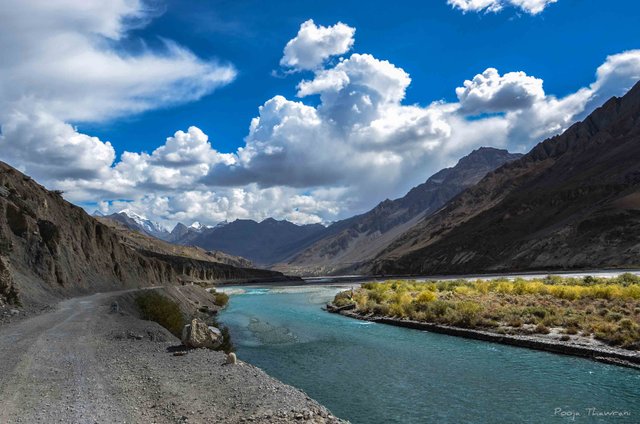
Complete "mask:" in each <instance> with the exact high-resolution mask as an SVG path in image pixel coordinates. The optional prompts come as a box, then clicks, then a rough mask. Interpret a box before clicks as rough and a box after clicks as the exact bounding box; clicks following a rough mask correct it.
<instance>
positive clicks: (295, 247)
mask: <svg viewBox="0 0 640 424" xmlns="http://www.w3.org/2000/svg"><path fill="white" fill-rule="evenodd" d="M325 230H326V228H325V227H324V226H323V225H321V224H310V225H296V224H293V223H291V222H289V221H285V220H283V221H276V220H275V219H273V218H268V219H265V220H264V221H262V222H256V221H253V220H250V219H238V220H235V221H233V222H230V223H228V224H225V225H218V226H216V227H214V228H209V229H206V230H203V231H200V232H192V233H187V234H186V235H185V236H183V237H182V238H181V239H179V240H178V243H179V244H187V245H193V246H198V247H201V248H203V249H207V250H221V251H223V252H227V253H230V254H232V255H237V256H242V257H244V258H247V259H249V260H251V261H252V262H253V263H255V264H259V265H270V264H273V263H277V262H279V261H282V260H284V259H285V258H287V257H289V256H291V255H293V254H295V253H296V252H299V251H300V250H301V249H303V248H304V247H306V246H309V245H310V244H311V243H313V242H314V241H315V240H317V238H318V236H319V235H320V234H322V233H323V232H324V231H325Z"/></svg>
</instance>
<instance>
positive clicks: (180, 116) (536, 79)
mask: <svg viewBox="0 0 640 424" xmlns="http://www.w3.org/2000/svg"><path fill="white" fill-rule="evenodd" d="M0 16H2V17H3V26H2V27H0V49H2V51H3V55H4V57H3V59H4V60H3V61H2V63H0V127H1V130H2V131H1V133H0V160H3V161H6V162H8V163H9V164H11V165H13V166H15V167H17V168H19V169H20V170H22V171H23V172H26V173H28V174H29V175H32V176H33V177H34V178H36V179H37V180H38V181H40V182H41V183H43V184H44V185H45V186H46V187H48V188H51V189H61V190H63V191H65V197H66V198H67V199H68V200H70V201H72V202H75V203H77V204H79V205H81V206H83V207H85V208H86V209H87V210H89V211H93V209H96V208H97V209H99V210H101V211H102V212H103V213H111V212H114V211H119V210H121V209H124V208H128V209H131V210H133V211H135V212H136V213H139V214H142V215H145V216H148V217H149V218H152V219H155V220H158V221H160V222H162V223H164V224H166V225H168V226H171V225H174V224H175V223H176V222H178V221H182V222H185V223H187V224H189V223H190V222H193V221H200V222H203V223H205V224H215V223H217V222H219V221H222V220H234V219H237V218H250V219H256V220H262V219H265V218H267V217H275V218H276V219H288V220H291V221H293V222H296V223H301V224H302V223H314V222H322V223H329V222H331V221H335V220H337V219H342V218H345V217H349V216H351V215H353V214H356V213H362V212H364V211H366V210H368V209H370V208H371V207H373V206H375V205H376V204H377V203H378V202H380V201H382V200H384V199H386V198H397V197H399V196H402V195H403V194H405V193H406V192H407V191H408V190H409V189H410V188H411V187H413V186H415V185H417V184H420V183H421V182H424V181H425V180H426V179H427V178H428V177H429V176H430V175H432V174H433V173H435V172H437V171H438V170H440V169H442V168H443V167H446V166H452V165H453V164H455V163H456V161H457V160H458V159H459V158H460V157H462V156H464V155H466V154H468V153H469V152H471V151H472V150H473V149H476V148H479V147H481V146H493V147H497V148H504V149H508V150H510V151H519V152H525V151H527V150H529V149H530V148H531V147H533V146H534V145H535V144H536V143H538V142H540V141H542V140H543V139H545V138H547V137H550V136H553V135H555V134H558V133H560V132H562V131H563V130H564V129H566V128H567V127H568V126H570V125H571V124H572V123H574V122H576V121H577V120H580V119H582V118H583V117H584V116H586V114H588V113H590V112H591V111H592V110H593V109H594V108H595V107H597V106H599V105H600V104H602V103H603V102H604V101H605V100H606V99H607V98H609V97H611V96H613V95H618V96H619V95H622V94H624V93H625V92H626V91H627V90H628V89H629V88H630V87H631V86H632V85H633V84H635V83H636V82H637V81H638V80H639V79H640V43H639V42H638V39H639V37H638V35H639V34H638V33H639V29H638V21H639V18H640V4H639V3H637V2H634V1H615V2H611V1H609V2H605V1H596V0H430V1H406V2H394V3H393V4H392V5H389V2H386V1H381V0H369V1H366V2H364V1H345V0H342V1H323V2H291V1H270V2H264V1H208V2H207V1H185V0H182V1H174V0H112V1H110V2H104V1H103V0H51V1H48V2H41V1H39V0H6V1H4V2H2V3H0Z"/></svg>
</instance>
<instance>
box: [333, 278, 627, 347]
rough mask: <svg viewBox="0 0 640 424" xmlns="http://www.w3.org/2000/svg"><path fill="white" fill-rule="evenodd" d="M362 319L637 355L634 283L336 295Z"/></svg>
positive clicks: (397, 285) (587, 281)
mask: <svg viewBox="0 0 640 424" xmlns="http://www.w3.org/2000/svg"><path fill="white" fill-rule="evenodd" d="M350 303H355V304H356V310H357V311H358V312H360V313H362V314H372V315H378V316H387V317H395V318H400V319H413V320H417V321H424V322H432V323H436V324H448V325H455V326H459V327H466V328H479V329H488V330H492V331H497V332H505V333H512V334H531V333H536V334H548V333H549V332H550V331H551V329H553V328H555V329H558V330H559V331H560V333H562V334H565V335H578V334H579V335H581V336H586V337H589V336H591V335H593V336H594V337H595V338H597V339H599V340H601V341H603V342H605V343H608V344H610V345H614V346H620V347H623V348H627V349H633V350H640V277H638V276H636V275H633V274H622V275H620V276H618V277H616V278H602V277H592V276H588V277H584V278H565V277H558V276H549V277H546V278H541V279H533V280H525V279H521V278H516V279H514V280H509V279H494V280H475V281H467V280H447V281H427V282H416V281H405V280H391V281H385V282H380V283H366V284H363V285H362V287H361V288H360V289H358V290H354V291H351V290H348V291H345V292H341V293H338V294H337V295H336V297H335V300H334V304H335V305H337V306H344V305H347V304H350Z"/></svg>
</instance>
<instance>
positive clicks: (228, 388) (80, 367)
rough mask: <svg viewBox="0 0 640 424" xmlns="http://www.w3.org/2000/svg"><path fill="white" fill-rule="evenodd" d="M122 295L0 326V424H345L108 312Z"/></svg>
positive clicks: (273, 384) (261, 378)
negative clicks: (182, 353) (179, 351)
mask: <svg viewBox="0 0 640 424" xmlns="http://www.w3.org/2000/svg"><path fill="white" fill-rule="evenodd" d="M122 293H123V292H114V293H103V294H95V295H92V296H88V297H82V298H74V299H69V300H66V301H63V302H61V303H60V304H59V305H58V307H57V309H56V310H54V311H52V312H47V313H44V314H42V315H38V316H35V317H32V318H28V319H25V320H22V321H19V322H16V323H13V324H9V325H5V326H2V327H0V358H2V360H1V361H0V423H34V422H36V423H37V422H43V423H56V422H61V423H125V422H127V423H131V422H133V423H138V422H140V423H153V422H156V423H176V422H191V423H204V422H206V423H237V422H261V423H279V422H301V421H307V422H318V423H324V422H328V423H334V422H340V421H339V420H338V419H337V418H335V417H333V416H331V415H330V413H329V411H327V410H326V409H325V408H324V407H322V406H321V405H319V404H318V403H317V402H315V401H313V400H312V399H310V398H309V397H308V396H306V395H305V394H304V393H303V392H301V391H299V390H297V389H295V388H293V387H291V386H287V385H285V384H283V383H281V382H279V381H277V380H275V379H273V378H271V377H269V376H268V375H266V374H265V373H264V372H263V371H261V370H259V369H258V368H255V367H253V366H251V365H249V364H245V363H242V362H240V363H239V364H237V365H224V362H225V359H226V355H224V354H223V353H220V352H212V351H205V350H196V351H190V352H189V353H188V354H187V355H185V356H174V355H173V353H172V352H173V351H174V350H175V349H176V348H177V345H179V342H178V340H177V339H175V338H174V337H173V336H172V335H171V334H169V333H168V332H167V331H166V330H164V329H163V328H161V327H160V326H158V325H157V324H155V323H151V322H148V321H141V320H139V319H137V318H135V317H133V316H131V315H128V314H126V313H122V314H121V313H118V314H111V313H110V311H109V309H110V307H109V305H110V303H111V301H112V299H113V298H114V297H116V296H117V295H121V294H122Z"/></svg>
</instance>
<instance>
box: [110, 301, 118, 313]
mask: <svg viewBox="0 0 640 424" xmlns="http://www.w3.org/2000/svg"><path fill="white" fill-rule="evenodd" d="M118 312H120V305H119V304H118V302H115V301H114V302H113V303H112V304H111V313H112V314H117V313H118Z"/></svg>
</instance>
